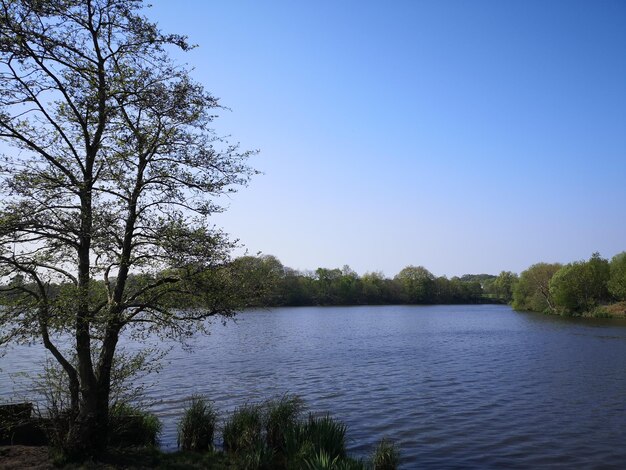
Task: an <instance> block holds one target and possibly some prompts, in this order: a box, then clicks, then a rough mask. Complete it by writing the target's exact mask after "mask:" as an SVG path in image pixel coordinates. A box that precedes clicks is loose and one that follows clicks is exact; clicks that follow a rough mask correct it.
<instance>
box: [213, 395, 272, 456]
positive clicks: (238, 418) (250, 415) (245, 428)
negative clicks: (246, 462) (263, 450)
mask: <svg viewBox="0 0 626 470" xmlns="http://www.w3.org/2000/svg"><path fill="white" fill-rule="evenodd" d="M262 428H263V415H262V413H261V407H260V406H259V405H250V404H245V405H243V406H241V407H239V408H237V409H236V410H235V411H234V413H233V414H232V415H231V417H230V419H228V420H227V421H226V423H225V424H224V430H223V433H222V436H223V438H224V450H225V451H226V452H229V453H238V452H242V451H243V452H246V451H252V452H254V451H255V450H258V448H259V447H260V446H261V445H262V443H263V442H262V439H261V430H262Z"/></svg>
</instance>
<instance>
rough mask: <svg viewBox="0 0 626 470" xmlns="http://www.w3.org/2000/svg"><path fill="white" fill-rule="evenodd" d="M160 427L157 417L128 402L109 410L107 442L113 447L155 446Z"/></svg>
mask: <svg viewBox="0 0 626 470" xmlns="http://www.w3.org/2000/svg"><path fill="white" fill-rule="evenodd" d="M161 429H162V425H161V421H159V418H157V417H156V416H155V415H153V414H151V413H148V412H147V411H144V410H141V409H139V408H136V407H133V406H130V405H128V404H116V405H115V406H113V407H112V408H111V410H110V411H109V444H110V445H112V446H114V447H128V446H156V445H157V444H158V441H159V435H160V434H161Z"/></svg>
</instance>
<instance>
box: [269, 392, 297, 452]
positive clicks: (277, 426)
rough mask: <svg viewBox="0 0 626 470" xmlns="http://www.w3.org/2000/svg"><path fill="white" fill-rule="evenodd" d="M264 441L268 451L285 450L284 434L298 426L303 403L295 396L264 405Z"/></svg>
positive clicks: (286, 396)
mask: <svg viewBox="0 0 626 470" xmlns="http://www.w3.org/2000/svg"><path fill="white" fill-rule="evenodd" d="M265 407H266V411H265V440H266V443H267V446H268V447H269V448H270V449H274V450H276V451H278V452H282V451H283V450H284V449H285V432H287V431H288V430H289V429H291V428H293V427H294V426H297V425H298V422H299V421H300V416H301V414H302V411H303V410H304V402H303V401H302V399H301V398H300V397H298V396H296V395H283V396H282V397H281V398H279V399H275V400H269V401H267V402H266V403H265Z"/></svg>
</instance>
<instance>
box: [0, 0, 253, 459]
mask: <svg viewBox="0 0 626 470" xmlns="http://www.w3.org/2000/svg"><path fill="white" fill-rule="evenodd" d="M142 8H143V5H142V2H140V1H137V0H115V1H113V0H45V1H35V0H3V1H1V2H0V139H1V140H2V141H4V142H5V143H6V144H8V145H9V146H11V147H12V150H11V151H10V155H9V156H7V157H5V158H4V161H3V162H2V163H1V168H0V170H1V171H0V182H1V184H0V191H1V192H2V198H1V199H0V267H1V269H2V272H0V275H1V276H2V277H3V278H4V279H8V278H10V277H12V276H13V277H14V276H22V277H23V278H24V279H25V282H22V283H21V284H13V285H8V287H7V288H8V289H12V292H13V293H14V294H19V298H17V299H14V302H13V304H12V307H11V308H7V307H5V308H3V309H2V310H0V343H6V342H8V341H12V340H14V341H24V342H30V341H34V340H38V341H41V342H42V343H43V345H44V346H45V347H46V348H47V349H48V351H50V353H51V354H52V356H53V357H54V358H55V359H56V361H57V362H58V363H59V365H60V366H61V367H62V369H63V371H64V372H65V374H66V375H67V379H68V384H69V393H70V395H71V404H70V405H71V406H70V409H69V410H68V411H69V418H70V419H69V423H68V424H69V432H68V434H67V438H66V440H65V448H66V451H67V452H68V453H69V454H75V455H78V454H97V453H99V452H100V451H102V449H103V446H104V444H105V443H106V441H107V430H108V412H109V398H110V387H111V373H112V365H113V363H114V359H115V357H116V347H117V343H118V340H119V338H120V334H121V333H122V331H123V330H124V329H126V328H127V327H129V326H132V325H135V326H139V325H141V327H142V328H141V329H140V330H135V331H137V332H141V331H143V332H144V333H146V334H148V333H152V332H154V333H158V334H161V335H163V336H173V337H178V338H184V337H186V336H187V335H189V334H192V333H193V332H195V331H197V330H198V329H202V328H203V322H202V320H204V319H205V318H207V317H208V316H211V315H216V314H222V315H230V314H232V313H233V302H232V300H233V297H232V296H230V295H224V296H218V297H216V298H207V301H208V302H207V304H206V305H205V306H204V308H198V309H193V310H189V311H182V310H180V309H178V308H177V306H176V299H177V298H180V296H193V295H195V294H197V293H198V292H202V291H203V289H204V287H206V285H205V283H203V282H202V281H204V280H206V281H210V282H209V285H211V283H213V285H222V286H224V285H227V284H225V283H224V278H223V277H222V276H221V274H222V273H221V272H219V271H220V270H219V269H218V268H219V267H220V266H223V265H225V264H226V263H227V261H228V252H229V249H230V248H231V246H232V243H231V242H229V241H228V239H227V238H226V237H225V235H224V234H222V233H221V232H219V231H217V230H215V229H213V228H212V226H211V225H210V224H209V223H208V216H210V215H211V214H212V213H214V212H216V211H219V210H220V207H219V206H218V205H217V204H216V203H215V200H214V196H217V195H219V194H222V193H224V192H231V191H234V190H235V189H236V188H237V187H238V186H240V185H244V184H246V182H247V181H248V179H249V177H250V176H251V174H252V173H253V172H252V171H251V170H250V168H249V167H248V166H247V163H246V160H247V157H248V156H249V152H240V151H239V150H238V149H237V146H236V145H230V144H228V143H227V142H225V141H223V140H222V139H220V138H218V137H217V136H216V135H215V134H214V132H213V130H212V121H213V118H214V114H215V112H216V109H219V108H220V105H219V104H218V101H217V99H215V98H214V97H213V96H211V95H210V94H209V93H207V92H206V91H205V90H204V89H203V88H202V86H201V85H199V84H198V83H195V82H194V81H193V80H192V79H191V77H190V75H189V73H188V70H187V69H186V68H185V67H181V66H178V65H176V64H174V63H173V62H172V61H171V60H170V58H169V57H168V53H167V50H169V49H171V48H178V49H181V50H183V51H184V50H188V49H189V47H190V46H189V45H188V43H187V41H186V40H185V38H184V37H182V36H178V35H166V34H163V33H161V32H160V31H159V29H158V28H157V27H156V26H155V25H154V24H153V23H151V22H149V21H148V20H147V19H146V18H145V17H144V16H142ZM51 285H58V286H61V289H60V290H59V291H58V292H56V293H55V292H54V291H52V290H51V289H50V286H51ZM222 299H224V300H226V302H224V303H223V302H221V300H222ZM61 332H63V333H68V334H70V335H71V336H72V338H73V345H72V347H71V349H70V350H63V349H62V348H61V347H60V346H59V344H58V343H57V342H56V339H55V338H56V335H57V334H58V333H61Z"/></svg>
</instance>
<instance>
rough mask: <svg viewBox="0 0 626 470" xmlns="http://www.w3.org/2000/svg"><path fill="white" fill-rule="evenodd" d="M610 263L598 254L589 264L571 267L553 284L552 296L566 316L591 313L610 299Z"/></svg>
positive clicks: (557, 274)
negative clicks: (602, 302)
mask: <svg viewBox="0 0 626 470" xmlns="http://www.w3.org/2000/svg"><path fill="white" fill-rule="evenodd" d="M608 280H609V263H608V261H607V260H606V259H603V258H601V257H600V255H599V254H598V253H594V254H593V255H592V257H591V258H590V259H589V261H581V262H576V263H570V264H567V265H565V266H563V267H562V268H560V269H559V270H558V271H557V272H556V273H555V274H554V276H553V277H552V279H551V280H550V294H551V296H552V298H553V299H554V304H555V307H556V308H558V309H559V310H560V311H561V312H562V313H582V312H588V311H591V310H592V309H593V308H594V307H595V306H596V305H597V304H598V303H599V302H601V301H603V300H606V299H607V298H608V295H609V292H608V288H607V283H608Z"/></svg>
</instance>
